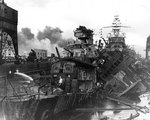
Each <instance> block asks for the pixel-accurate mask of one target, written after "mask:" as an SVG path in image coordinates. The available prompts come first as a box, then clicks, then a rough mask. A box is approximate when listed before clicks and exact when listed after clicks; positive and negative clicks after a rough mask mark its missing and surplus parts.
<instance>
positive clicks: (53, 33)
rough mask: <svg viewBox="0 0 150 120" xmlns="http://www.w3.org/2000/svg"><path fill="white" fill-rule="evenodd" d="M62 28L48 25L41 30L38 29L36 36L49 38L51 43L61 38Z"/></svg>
mask: <svg viewBox="0 0 150 120" xmlns="http://www.w3.org/2000/svg"><path fill="white" fill-rule="evenodd" d="M61 33H62V30H60V29H59V28H52V27H49V26H46V27H45V29H44V30H43V31H39V32H38V34H37V38H38V39H39V40H43V39H46V38H47V39H49V40H50V41H51V44H56V43H57V42H58V41H59V40H60V39H62V35H61Z"/></svg>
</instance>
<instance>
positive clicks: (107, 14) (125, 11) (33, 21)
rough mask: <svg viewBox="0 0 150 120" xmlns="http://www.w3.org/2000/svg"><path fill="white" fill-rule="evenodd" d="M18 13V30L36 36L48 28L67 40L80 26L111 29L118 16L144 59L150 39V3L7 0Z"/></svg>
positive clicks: (130, 0) (145, 0)
mask: <svg viewBox="0 0 150 120" xmlns="http://www.w3.org/2000/svg"><path fill="white" fill-rule="evenodd" d="M5 3H7V5H8V6H10V7H13V8H14V9H16V10H18V13H19V20H18V30H20V29H21V28H22V27H29V28H31V31H32V32H33V33H36V32H37V31H38V30H42V29H44V27H45V26H51V27H59V28H60V29H61V30H63V31H64V36H65V37H72V36H73V30H75V29H76V27H78V26H79V25H85V26H86V27H87V28H91V29H93V30H94V31H95V32H96V34H98V32H99V30H100V28H101V27H103V26H108V25H111V23H112V21H113V18H114V17H113V16H114V15H119V16H120V20H121V22H122V24H123V25H127V26H130V27H131V28H130V29H126V30H125V32H126V37H127V38H126V43H127V44H130V45H133V46H134V48H135V49H136V51H137V52H138V53H140V54H142V55H143V56H145V51H144V50H145V46H146V39H147V37H148V36H149V35H150V0H5Z"/></svg>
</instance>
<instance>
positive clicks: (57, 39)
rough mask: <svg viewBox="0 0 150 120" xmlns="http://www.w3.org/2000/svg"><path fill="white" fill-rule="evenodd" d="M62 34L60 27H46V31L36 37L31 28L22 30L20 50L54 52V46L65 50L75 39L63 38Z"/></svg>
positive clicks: (19, 37) (40, 32)
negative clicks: (46, 50)
mask: <svg viewBox="0 0 150 120" xmlns="http://www.w3.org/2000/svg"><path fill="white" fill-rule="evenodd" d="M62 33H63V31H62V30H61V29H60V28H58V27H56V28H53V27H50V26H46V27H45V28H44V30H41V31H38V33H37V35H34V34H33V33H32V31H31V29H30V28H27V27H26V28H22V29H21V31H20V32H18V46H19V50H20V51H29V50H31V49H34V48H36V49H48V50H51V51H52V49H53V48H54V46H58V47H60V48H64V47H66V45H67V44H68V43H69V42H70V41H73V38H67V39H66V38H63V36H62ZM48 45H49V46H48ZM46 46H47V47H46Z"/></svg>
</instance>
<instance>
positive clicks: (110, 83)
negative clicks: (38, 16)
mask: <svg viewBox="0 0 150 120" xmlns="http://www.w3.org/2000/svg"><path fill="white" fill-rule="evenodd" d="M0 11H1V13H0V64H1V65H0V86H1V87H0V90H1V92H0V93H1V104H0V111H1V112H0V116H2V117H3V118H5V119H6V120H48V119H49V120H50V119H51V118H52V117H53V116H54V115H57V114H58V113H60V112H62V111H64V110H68V109H72V108H78V107H83V106H84V105H86V104H89V103H91V101H92V104H98V102H99V101H101V100H102V99H104V98H107V99H110V100H114V101H117V102H120V103H123V104H126V105H128V106H130V107H132V108H134V109H135V110H140V111H142V112H145V111H144V110H145V109H146V108H145V107H140V106H137V105H135V104H133V103H134V102H135V103H138V102H139V96H140V95H141V94H143V93H146V92H148V91H149V88H150V82H149V78H150V73H149V71H148V70H147V68H146V67H145V66H144V65H143V64H141V62H139V61H137V59H136V58H135V57H134V56H133V54H134V52H133V51H132V50H131V49H129V48H128V47H127V45H126V43H125V34H124V33H123V32H121V28H122V27H127V26H122V25H121V22H120V20H119V17H118V16H115V18H114V21H113V23H112V26H108V27H103V28H102V29H105V28H111V29H112V31H111V32H110V33H109V34H108V36H107V38H108V39H107V40H106V39H105V38H104V37H103V36H102V34H101V37H100V40H99V41H98V42H97V43H96V44H94V39H93V35H94V33H93V31H92V30H90V29H87V28H86V27H84V26H79V28H77V29H76V30H75V31H74V36H75V38H76V40H74V41H72V42H70V43H68V44H67V46H66V47H65V48H64V50H65V56H64V57H61V56H60V54H59V51H58V49H57V48H56V52H57V55H58V57H57V58H56V59H55V60H54V61H43V62H38V61H37V62H33V63H31V62H29V63H25V64H22V63H19V55H18V40H17V23H18V12H17V11H16V10H14V9H12V8H10V7H8V6H7V5H6V4H5V3H4V2H1V3H0ZM10 53H13V54H14V56H15V61H14V62H13V63H5V61H6V58H7V56H6V54H8V55H10ZM33 54H34V51H33ZM141 109H144V110H141Z"/></svg>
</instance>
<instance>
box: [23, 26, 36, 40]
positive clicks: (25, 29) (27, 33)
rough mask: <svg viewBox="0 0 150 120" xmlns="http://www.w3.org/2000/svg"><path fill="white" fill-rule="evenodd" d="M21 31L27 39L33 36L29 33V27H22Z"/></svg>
mask: <svg viewBox="0 0 150 120" xmlns="http://www.w3.org/2000/svg"><path fill="white" fill-rule="evenodd" d="M21 31H22V33H23V35H24V36H25V37H26V38H27V40H31V39H33V38H34V34H33V33H31V29H30V28H22V29H21Z"/></svg>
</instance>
